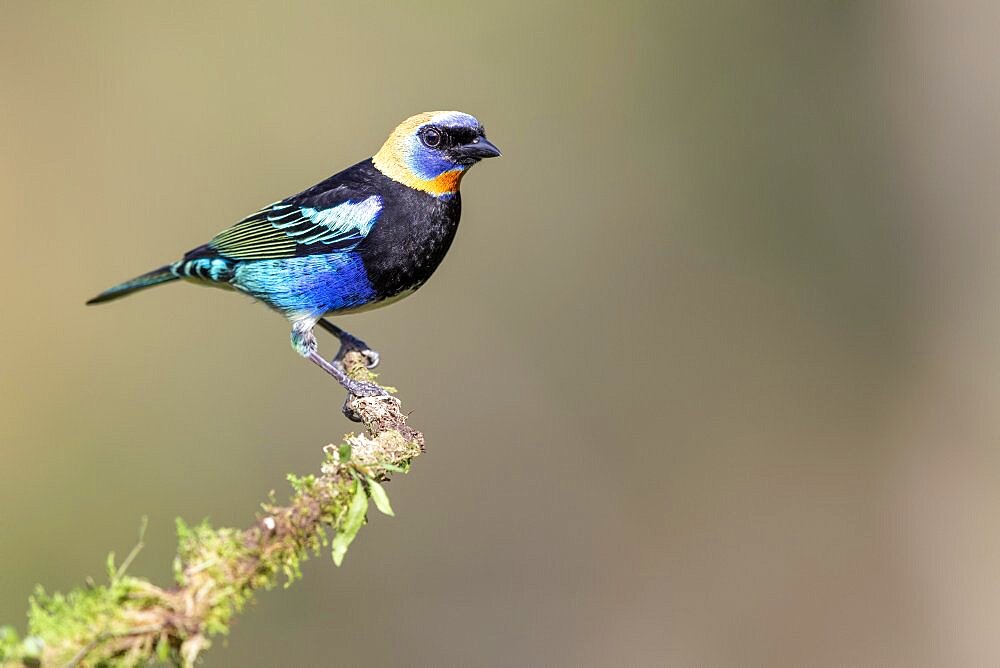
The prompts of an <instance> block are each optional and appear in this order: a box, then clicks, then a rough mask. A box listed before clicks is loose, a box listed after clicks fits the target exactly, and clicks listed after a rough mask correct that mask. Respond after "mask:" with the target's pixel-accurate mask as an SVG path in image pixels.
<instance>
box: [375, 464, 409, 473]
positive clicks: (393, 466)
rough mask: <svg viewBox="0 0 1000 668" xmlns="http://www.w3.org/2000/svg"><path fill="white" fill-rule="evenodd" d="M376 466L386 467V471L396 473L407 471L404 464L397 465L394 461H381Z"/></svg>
mask: <svg viewBox="0 0 1000 668" xmlns="http://www.w3.org/2000/svg"><path fill="white" fill-rule="evenodd" d="M376 466H379V467H380V468H384V469H385V470H386V471H392V472H394V473H406V469H404V468H403V467H402V466H397V465H396V464H393V463H392V462H379V463H378V464H377V465H376Z"/></svg>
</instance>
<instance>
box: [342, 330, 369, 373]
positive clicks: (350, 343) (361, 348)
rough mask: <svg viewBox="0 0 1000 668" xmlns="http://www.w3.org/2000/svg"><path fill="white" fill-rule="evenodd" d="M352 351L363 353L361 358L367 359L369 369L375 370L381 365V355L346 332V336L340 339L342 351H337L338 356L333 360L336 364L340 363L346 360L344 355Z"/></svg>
mask: <svg viewBox="0 0 1000 668" xmlns="http://www.w3.org/2000/svg"><path fill="white" fill-rule="evenodd" d="M351 351H356V352H358V353H361V356H362V357H364V358H365V366H366V367H368V368H369V369H374V368H375V367H377V366H378V363H379V354H378V353H377V352H375V351H374V350H372V349H371V348H369V347H368V344H367V343H365V342H364V341H362V340H361V339H357V338H355V337H353V336H351V335H350V334H347V333H346V332H345V335H344V336H343V337H342V338H341V339H340V350H338V351H337V356H336V357H334V358H333V361H334V362H339V361H340V360H342V359H344V355H346V354H347V353H349V352H351Z"/></svg>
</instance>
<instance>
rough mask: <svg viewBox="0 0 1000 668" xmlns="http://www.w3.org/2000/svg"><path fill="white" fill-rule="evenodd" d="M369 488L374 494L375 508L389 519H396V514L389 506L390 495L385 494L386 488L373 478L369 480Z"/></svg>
mask: <svg viewBox="0 0 1000 668" xmlns="http://www.w3.org/2000/svg"><path fill="white" fill-rule="evenodd" d="M368 488H369V489H370V490H371V492H372V501H374V502H375V507H376V508H378V509H379V510H381V511H382V512H383V513H384V514H386V515H388V516H389V517H395V516H396V513H394V512H392V506H390V505H389V495H388V494H386V493H385V488H384V487H382V485H380V484H378V483H377V482H375V481H374V480H372V479H371V478H368Z"/></svg>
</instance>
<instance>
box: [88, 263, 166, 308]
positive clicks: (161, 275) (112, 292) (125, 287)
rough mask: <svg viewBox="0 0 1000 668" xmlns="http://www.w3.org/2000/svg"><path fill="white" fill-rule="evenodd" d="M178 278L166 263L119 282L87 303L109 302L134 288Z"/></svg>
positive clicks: (141, 288) (147, 286)
mask: <svg viewBox="0 0 1000 668" xmlns="http://www.w3.org/2000/svg"><path fill="white" fill-rule="evenodd" d="M178 278H179V276H177V274H175V273H174V271H173V266H172V265H169V264H167V265H164V266H162V267H160V268H159V269H154V270H153V271H150V272H147V273H145V274H143V275H142V276H136V277H135V278H133V279H132V280H130V281H125V282H124V283H119V284H118V285H116V286H114V287H113V288H108V289H107V290H105V291H104V292H102V293H101V294H99V295H97V296H96V297H94V298H93V299H91V300H90V301H88V302H87V303H88V304H100V303H102V302H109V301H111V300H112V299H118V298H119V297H124V296H125V295H128V294H131V293H133V292H135V291H136V290H143V289H145V288H151V287H153V286H154V285H159V284H160V283H167V282H169V281H176V280H177V279H178Z"/></svg>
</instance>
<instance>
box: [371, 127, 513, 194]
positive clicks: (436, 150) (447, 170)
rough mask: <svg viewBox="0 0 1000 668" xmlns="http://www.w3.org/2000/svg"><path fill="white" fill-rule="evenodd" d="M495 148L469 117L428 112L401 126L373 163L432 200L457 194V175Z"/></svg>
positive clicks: (489, 155) (459, 177)
mask: <svg viewBox="0 0 1000 668" xmlns="http://www.w3.org/2000/svg"><path fill="white" fill-rule="evenodd" d="M498 155H500V149H498V148H497V147H496V146H494V145H493V144H491V143H490V142H489V141H487V139H486V131H485V130H484V129H483V125H482V123H480V122H479V121H478V120H476V118H475V117H474V116H470V115H469V114H463V113H462V112H460V111H429V112H426V113H423V114H417V115H416V116H411V117H410V118H407V119H406V120H405V121H403V122H402V123H400V124H399V125H398V126H397V127H396V129H395V130H393V131H392V134H391V135H389V138H388V139H387V140H386V141H385V144H383V145H382V148H381V149H379V152H378V153H376V154H375V156H374V157H373V158H372V162H373V163H374V164H375V167H376V168H377V169H378V170H379V171H380V172H382V173H383V174H385V175H386V176H388V177H389V178H391V179H393V180H395V181H398V182H400V183H402V184H404V185H407V186H409V187H411V188H415V189H417V190H422V191H423V192H426V193H429V194H431V195H433V196H434V197H443V198H447V197H451V196H452V195H454V194H455V193H456V192H458V186H459V183H461V181H462V175H464V174H465V172H466V171H467V170H468V169H469V168H470V167H472V165H474V164H476V163H477V162H479V161H480V160H482V159H483V158H495V157H496V156H498Z"/></svg>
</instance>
